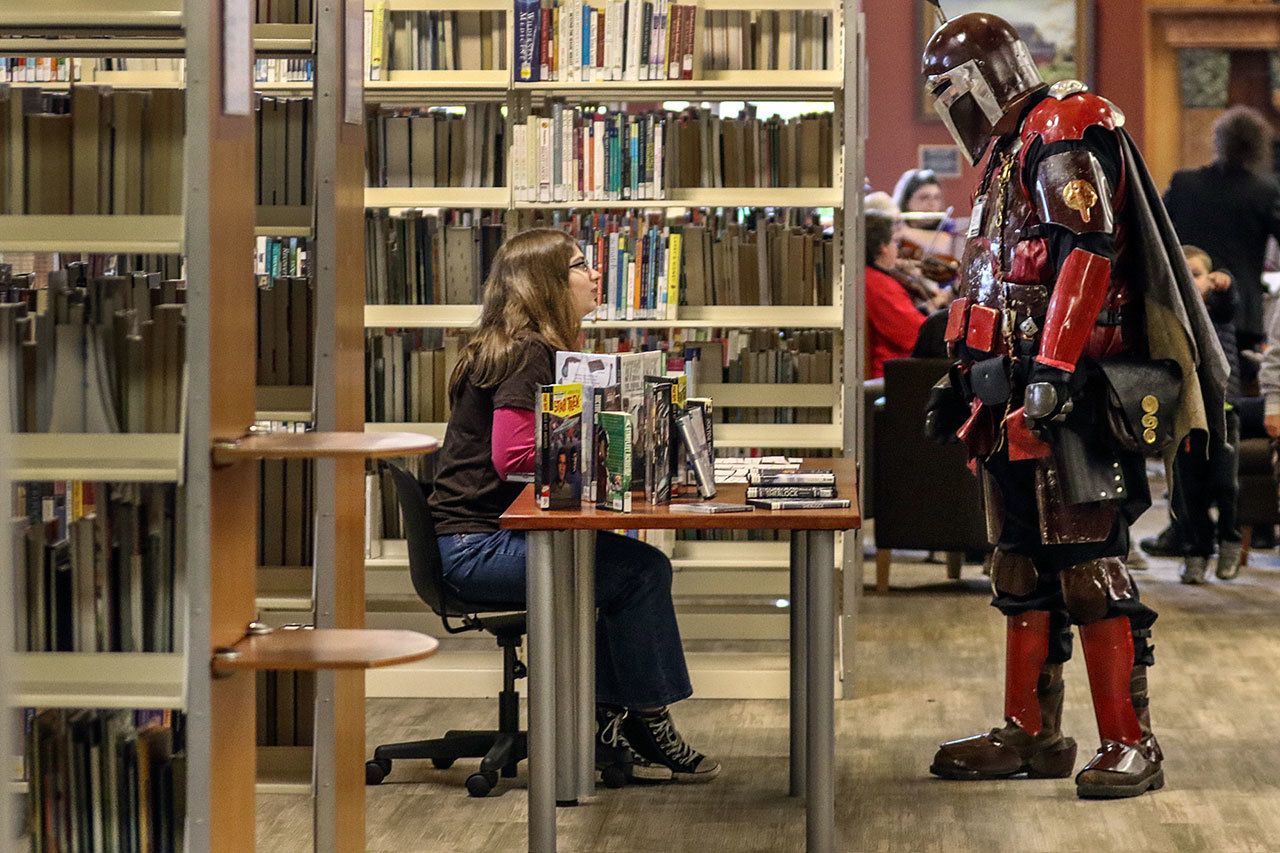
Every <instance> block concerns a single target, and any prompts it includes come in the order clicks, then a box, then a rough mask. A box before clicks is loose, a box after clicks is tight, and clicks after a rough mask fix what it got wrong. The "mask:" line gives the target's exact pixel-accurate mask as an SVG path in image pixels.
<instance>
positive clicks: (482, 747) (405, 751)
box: [364, 463, 529, 797]
mask: <svg viewBox="0 0 1280 853" xmlns="http://www.w3.org/2000/svg"><path fill="white" fill-rule="evenodd" d="M384 464H386V466H387V469H388V470H390V472H391V479H392V481H393V482H394V483H395V488H396V495H397V497H398V498H399V500H400V510H401V513H402V515H403V518H404V532H405V538H406V539H407V540H408V547H409V576H410V577H411V578H412V579H413V588H414V590H415V591H416V592H417V593H418V596H419V597H420V598H421V599H422V600H423V601H425V602H426V603H427V605H428V606H430V607H431V609H432V610H434V611H435V612H436V614H437V615H439V616H440V618H441V619H442V620H444V628H445V630H446V631H448V632H449V633H450V634H459V633H462V632H464V631H488V632H489V633H490V634H493V635H494V637H496V638H497V640H498V645H499V646H500V647H501V648H502V692H501V693H499V694H498V729H497V731H449V732H445V735H444V737H442V738H436V739H435V740H419V741H412V742H410V743H392V744H387V745H385V746H380V747H378V748H377V749H375V750H374V752H373V759H372V760H370V761H369V762H367V763H366V764H365V768H364V778H365V783H366V784H369V785H378V784H380V783H381V782H382V780H383V779H385V778H386V777H387V776H388V775H389V774H390V773H391V762H392V761H393V760H395V759H401V758H417V759H430V760H431V763H432V764H434V765H435V766H436V767H438V768H439V769H441V770H445V769H447V768H449V767H451V766H452V765H453V763H454V762H455V761H457V760H458V759H459V758H482V760H481V762H480V770H479V772H477V773H473V774H471V775H470V776H468V777H467V793H469V794H470V795H471V796H473V797H484V796H487V795H488V793H489V792H490V791H492V790H493V788H494V786H496V785H497V784H498V774H499V773H501V774H502V775H503V776H505V777H507V778H508V779H510V778H514V777H515V775H516V767H517V765H518V764H519V763H520V762H521V761H524V760H525V759H526V758H527V757H528V756H529V741H528V735H527V734H526V732H523V731H521V730H520V694H519V693H518V692H517V691H516V684H515V682H516V679H517V678H524V677H525V675H526V674H527V671H526V669H525V666H524V664H523V663H521V662H520V660H519V659H518V658H517V657H516V649H517V648H519V646H520V638H521V637H522V636H523V635H524V633H525V614H524V605H523V604H510V605H503V604H474V603H468V602H465V601H462V600H460V599H459V598H458V597H457V596H456V595H454V594H453V593H452V592H451V591H450V589H449V587H448V585H447V584H445V582H444V566H443V564H442V563H441V561H440V549H439V547H438V545H437V542H436V530H435V521H434V520H433V519H432V517H431V508H430V506H429V505H428V503H427V496H428V494H429V489H428V487H427V486H425V485H424V484H423V483H421V482H420V481H419V480H418V479H417V478H416V477H414V476H413V475H412V474H410V473H409V472H408V471H406V470H405V469H403V468H401V467H400V466H398V465H394V464H391V463H384ZM513 611H516V612H513ZM483 614H496V615H483ZM451 617H452V618H458V619H461V620H462V624H461V625H457V626H454V625H450V624H449V619H450V618H451Z"/></svg>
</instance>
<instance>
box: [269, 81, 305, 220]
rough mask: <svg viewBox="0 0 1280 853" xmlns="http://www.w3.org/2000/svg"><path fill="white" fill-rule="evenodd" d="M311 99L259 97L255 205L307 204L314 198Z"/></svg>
mask: <svg viewBox="0 0 1280 853" xmlns="http://www.w3.org/2000/svg"><path fill="white" fill-rule="evenodd" d="M314 109H315V106H314V104H312V101H311V98H271V97H259V98H258V109H257V112H256V113H255V119H256V122H257V126H256V132H257V140H258V180H257V201H256V203H257V204H260V205H306V204H310V203H311V201H312V199H313V198H314V189H313V188H314V186H315V175H314V172H315V132H314V129H313V128H314V120H313V117H312V116H313V114H312V111H313V110H314Z"/></svg>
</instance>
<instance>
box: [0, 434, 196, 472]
mask: <svg viewBox="0 0 1280 853" xmlns="http://www.w3.org/2000/svg"><path fill="white" fill-rule="evenodd" d="M8 446H9V447H10V448H11V449H12V454H11V455H10V457H9V473H10V476H11V479H12V480H14V481H15V482H23V481H27V480H34V481H57V480H89V481H104V482H117V481H124V482H137V483H180V482H182V479H183V447H182V435H181V434H179V433H170V434H166V433H133V434H130V433H99V434H94V433H63V434H56V433H17V434H14V435H11V436H10V442H9V445H8Z"/></svg>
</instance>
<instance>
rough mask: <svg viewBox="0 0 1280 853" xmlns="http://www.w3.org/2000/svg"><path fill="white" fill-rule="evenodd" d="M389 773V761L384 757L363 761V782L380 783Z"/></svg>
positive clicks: (367, 783)
mask: <svg viewBox="0 0 1280 853" xmlns="http://www.w3.org/2000/svg"><path fill="white" fill-rule="evenodd" d="M389 775H391V762H390V761H388V760H387V759H385V758H374V759H372V760H370V761H366V762H365V763H364V783H365V784H366V785H381V784H382V780H383V779H385V778H387V777H388V776H389Z"/></svg>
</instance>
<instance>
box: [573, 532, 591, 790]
mask: <svg viewBox="0 0 1280 853" xmlns="http://www.w3.org/2000/svg"><path fill="white" fill-rule="evenodd" d="M573 544H574V558H575V559H574V562H575V565H576V567H577V572H576V577H575V579H574V580H575V583H576V586H575V587H574V590H575V592H576V594H577V595H576V602H575V604H576V606H575V608H574V609H575V611H576V612H575V616H576V618H577V623H578V624H577V631H576V634H577V637H576V639H577V664H578V666H577V669H578V673H577V679H578V695H577V697H576V705H577V715H576V716H577V720H578V731H577V743H578V750H579V752H578V796H579V797H593V796H595V793H596V748H595V740H596V532H595V531H594V530H580V531H578V532H577V533H575V534H574V543H573Z"/></svg>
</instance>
